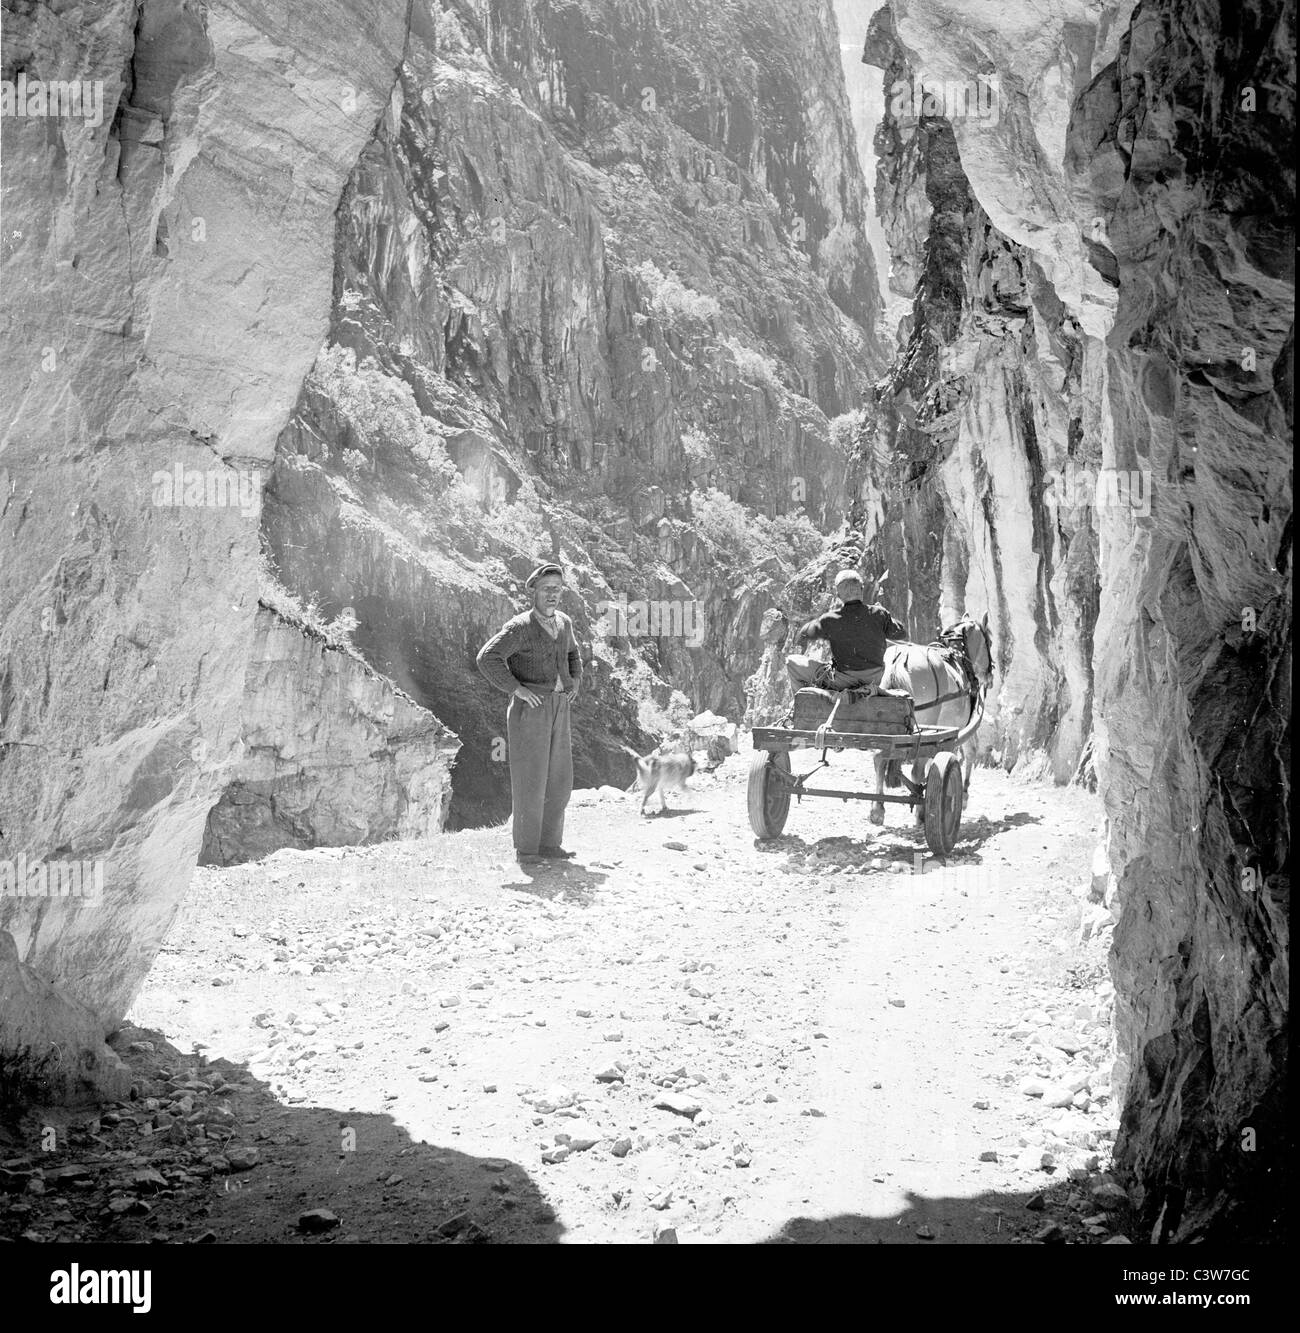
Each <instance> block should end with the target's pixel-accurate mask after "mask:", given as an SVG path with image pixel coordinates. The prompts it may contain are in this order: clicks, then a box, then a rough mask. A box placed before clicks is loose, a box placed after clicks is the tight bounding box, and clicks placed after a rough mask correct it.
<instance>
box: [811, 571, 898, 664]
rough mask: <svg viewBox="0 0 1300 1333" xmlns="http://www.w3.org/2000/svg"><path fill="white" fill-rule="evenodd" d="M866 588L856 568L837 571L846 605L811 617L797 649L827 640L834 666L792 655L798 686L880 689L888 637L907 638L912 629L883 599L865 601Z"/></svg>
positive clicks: (838, 594) (838, 587)
mask: <svg viewBox="0 0 1300 1333" xmlns="http://www.w3.org/2000/svg"><path fill="white" fill-rule="evenodd" d="M864 591H865V590H864V587H863V583H862V576H861V575H860V574H859V573H858V572H857V570H856V569H842V570H840V572H839V573H838V574H837V575H836V576H835V595H836V597H838V598H839V599H840V602H841V603H842V605H841V606H839V607H837V608H836V609H835V610H834V611H827V612H826V614H825V615H824V616H818V617H817V619H816V620H810V621H809V622H808V623H807V624H806V625H805V626H803V628H802V629H801V630H800V631H799V633H798V634H797V635H796V636H795V645H796V647H798V648H803V647H804V645H805V644H807V642H808V641H809V640H810V639H826V640H828V641H829V643H830V645H831V663H830V666H827V665H826V663H825V662H819V661H817V660H816V659H815V658H812V657H803V656H791V657H787V658H786V659H785V668H786V670H787V671H788V672H789V673H790V682H791V684H792V685H793V686H794V688H795V689H796V690H798V689H800V688H802V687H803V686H804V685H817V686H820V687H821V688H822V689H827V690H852V689H861V688H863V687H864V686H870V687H871V688H872V689H873V690H874V689H877V688H879V685H880V678H881V677H882V676H883V675H884V674H885V641H886V640H887V639H906V638H907V630H906V629H905V628H904V627H903V626H902V625H900V624H899V623H898V621H897V620H895V619H894V617H893V616H891V615H890V614H889V612H888V611H886V610H885V608H884V607H883V606H881V605H880V604H879V603H877V604H876V605H875V606H867V605H865V604H864V603H863V600H862V598H863V593H864Z"/></svg>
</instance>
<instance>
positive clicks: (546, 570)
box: [524, 560, 564, 588]
mask: <svg viewBox="0 0 1300 1333" xmlns="http://www.w3.org/2000/svg"><path fill="white" fill-rule="evenodd" d="M546 574H558V575H559V576H560V577H561V578H563V577H564V570H562V569H561V568H560V567H559V565H557V564H555V563H554V562H552V561H549V560H548V561H547V562H546V564H544V565H538V566H537V568H536V569H535V570H533V572H532V573H531V574H529V576H528V577H527V578H526V579H525V580H524V587H525V588H531V587H532V586H533V585H534V584H535V583H536V582H537V580H538V579H540V578H542V577H543V576H544V575H546Z"/></svg>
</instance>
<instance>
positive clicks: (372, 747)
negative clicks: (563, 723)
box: [199, 604, 459, 865]
mask: <svg viewBox="0 0 1300 1333" xmlns="http://www.w3.org/2000/svg"><path fill="white" fill-rule="evenodd" d="M244 688H245V692H246V698H245V703H244V712H243V725H242V727H241V731H240V741H241V749H242V753H241V754H240V757H239V758H238V759H237V760H236V761H235V763H234V764H233V765H232V767H231V774H232V776H231V780H230V781H229V783H228V785H227V786H226V790H225V792H224V794H223V795H222V798H221V800H220V801H219V802H218V803H217V805H216V806H214V807H213V810H212V813H211V814H210V815H209V816H208V824H207V830H206V832H205V835H204V839H203V850H202V853H201V855H200V858H199V859H200V862H201V863H202V864H207V865H229V864H230V863H232V862H234V861H242V860H248V859H255V858H258V857H262V856H266V855H268V854H269V853H271V852H274V851H278V850H279V849H280V848H281V847H340V846H352V845H355V844H358V843H366V842H379V841H383V840H385V839H389V838H427V837H431V836H434V835H436V834H438V833H440V832H441V830H442V826H443V821H444V819H445V818H446V813H447V806H448V805H449V804H450V800H451V766H452V762H453V760H454V758H455V754H456V751H457V749H458V748H459V745H458V742H457V741H456V738H455V737H454V736H453V735H452V734H451V733H450V732H449V731H448V730H447V728H446V727H445V726H443V724H442V723H441V722H439V720H438V719H437V718H436V717H434V716H433V714H432V713H430V712H429V711H428V710H427V709H424V708H421V707H420V706H419V704H417V703H415V702H414V700H412V699H410V698H409V697H408V696H407V695H406V694H404V693H403V692H402V691H401V690H398V689H396V688H395V687H394V686H393V685H392V683H391V682H390V681H389V680H387V679H386V678H385V677H383V676H381V675H379V673H378V672H376V671H374V670H372V669H371V668H369V667H367V666H366V664H365V662H364V661H363V660H362V659H361V657H360V656H359V655H358V654H357V653H356V652H355V650H353V649H352V648H351V646H350V645H349V644H347V643H346V641H340V640H335V641H331V639H330V637H329V636H328V634H327V633H322V632H320V631H315V630H313V629H311V628H310V627H309V626H307V625H305V624H304V623H303V622H302V620H301V618H298V617H294V616H293V615H292V612H291V611H290V610H289V608H284V607H282V608H281V609H280V610H277V609H275V608H274V607H272V606H269V605H265V604H264V605H262V606H260V607H259V609H258V613H257V619H256V622H255V625H254V630H253V644H252V648H251V650H250V654H249V662H248V674H247V676H246V678H245V685H244ZM304 722H305V723H306V725H303V723H304Z"/></svg>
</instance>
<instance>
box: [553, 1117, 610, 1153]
mask: <svg viewBox="0 0 1300 1333" xmlns="http://www.w3.org/2000/svg"><path fill="white" fill-rule="evenodd" d="M601 1137H602V1135H601V1132H600V1130H599V1129H598V1128H597V1127H596V1126H595V1125H593V1124H590V1123H588V1122H587V1121H585V1120H575V1121H574V1122H573V1123H572V1124H570V1125H566V1126H565V1128H564V1129H562V1130H561V1131H560V1132H559V1133H558V1134H556V1136H555V1141H556V1143H567V1144H568V1146H569V1147H570V1148H571V1149H572V1150H573V1151H574V1152H586V1151H587V1149H588V1148H594V1147H595V1146H596V1144H598V1143H599V1142H600V1140H601Z"/></svg>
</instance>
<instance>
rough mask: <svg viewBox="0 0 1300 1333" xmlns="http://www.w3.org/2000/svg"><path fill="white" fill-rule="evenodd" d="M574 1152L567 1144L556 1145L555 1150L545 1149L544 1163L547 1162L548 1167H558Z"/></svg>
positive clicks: (543, 1154) (543, 1150)
mask: <svg viewBox="0 0 1300 1333" xmlns="http://www.w3.org/2000/svg"><path fill="white" fill-rule="evenodd" d="M572 1151H573V1150H572V1149H571V1148H570V1147H569V1145H568V1144H567V1143H559V1144H556V1146H555V1147H554V1148H543V1149H542V1161H543V1162H545V1163H546V1165H547V1166H556V1165H558V1164H559V1163H560V1162H563V1161H565V1160H566V1159H567V1158H568V1156H569V1154H570V1153H571V1152H572Z"/></svg>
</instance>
